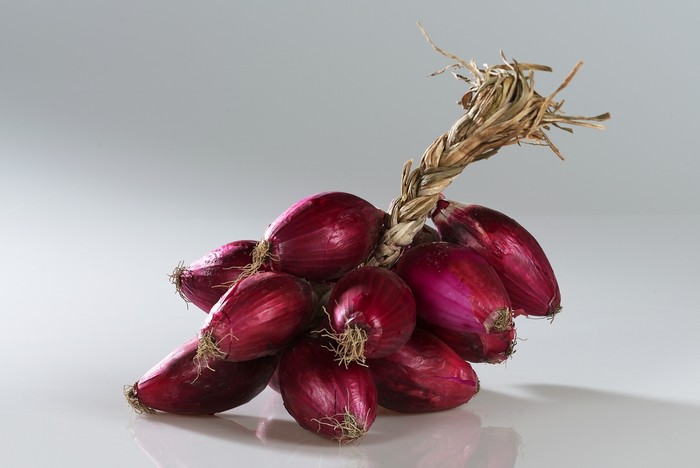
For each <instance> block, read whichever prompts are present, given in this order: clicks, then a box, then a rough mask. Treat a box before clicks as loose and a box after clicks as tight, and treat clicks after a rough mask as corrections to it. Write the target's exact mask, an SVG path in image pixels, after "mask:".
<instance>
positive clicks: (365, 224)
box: [254, 192, 384, 280]
mask: <svg viewBox="0 0 700 468" xmlns="http://www.w3.org/2000/svg"><path fill="white" fill-rule="evenodd" d="M383 218H384V215H383V212H382V211H381V210H379V209H377V208H375V207H374V206H372V204H370V203H369V202H367V201H365V200H363V199H362V198H360V197H358V196H356V195H352V194H349V193H343V192H326V193H320V194H317V195H313V196H310V197H307V198H304V199H303V200H301V201H299V202H297V203H295V204H294V205H293V206H292V207H290V208H289V209H287V210H286V211H285V212H284V213H282V214H281V215H280V216H279V217H278V218H277V219H276V220H275V221H274V222H273V223H272V224H271V225H270V226H269V227H268V228H267V231H266V232H265V235H264V237H263V240H262V241H261V242H260V243H259V244H258V247H256V252H255V253H254V264H256V265H257V264H259V263H261V262H263V263H266V264H268V265H270V266H271V268H272V269H273V270H277V271H283V272H286V273H291V274H293V275H296V276H300V277H303V278H306V279H309V280H332V279H336V278H339V277H340V276H342V275H343V274H345V273H347V272H348V271H350V270H352V269H353V268H355V267H356V266H358V265H359V264H361V263H363V262H365V260H367V257H369V254H370V253H371V252H372V249H373V248H374V245H375V244H376V242H377V241H378V239H379V235H380V234H381V230H382V227H383V222H384V221H383Z"/></svg>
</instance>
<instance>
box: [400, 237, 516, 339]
mask: <svg viewBox="0 0 700 468" xmlns="http://www.w3.org/2000/svg"><path fill="white" fill-rule="evenodd" d="M395 271H396V273H397V274H398V275H399V276H400V277H401V278H402V279H403V280H404V281H405V282H406V284H408V286H409V287H410V288H411V291H413V296H414V298H415V299H416V309H417V312H418V316H419V317H420V318H421V319H422V320H424V321H425V322H428V323H431V324H433V325H438V326H441V327H444V328H447V329H451V330H454V331H457V332H460V333H468V332H472V333H490V332H492V331H493V327H494V322H495V320H496V319H497V318H498V317H499V316H500V315H502V314H503V312H504V311H510V310H511V306H510V299H509V298H508V294H507V293H506V290H505V288H504V287H503V283H501V280H500V279H499V278H498V275H497V274H496V271H495V270H494V269H493V268H492V267H491V266H490V265H489V264H488V263H487V262H486V260H484V258H483V257H481V256H480V255H479V254H478V253H476V252H474V251H473V250H471V249H468V248H466V247H462V246H460V245H455V244H450V243H447V242H431V243H428V244H421V245H418V246H416V247H413V248H411V249H408V250H406V251H405V252H404V253H403V255H402V256H401V258H400V259H399V261H398V263H397V264H396V266H395ZM496 331H505V330H496Z"/></svg>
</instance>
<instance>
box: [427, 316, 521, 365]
mask: <svg viewBox="0 0 700 468" xmlns="http://www.w3.org/2000/svg"><path fill="white" fill-rule="evenodd" d="M419 327H420V328H422V329H425V330H428V331H429V332H431V333H432V334H433V335H435V336H436V337H438V338H439V339H440V340H441V341H442V342H443V343H445V344H446V345H448V346H449V347H450V348H452V350H453V351H454V352H456V353H457V354H458V355H459V356H460V357H461V358H462V359H465V360H467V361H469V362H487V363H489V364H498V363H501V362H503V361H505V360H506V359H508V358H509V357H510V356H511V354H513V353H514V352H515V343H516V336H515V327H513V328H511V329H509V330H506V331H504V332H500V333H471V332H466V333H465V332H456V331H454V330H451V329H448V328H445V327H440V326H437V325H432V324H430V323H426V322H421V323H420V324H419Z"/></svg>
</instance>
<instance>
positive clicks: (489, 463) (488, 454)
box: [472, 427, 520, 468]
mask: <svg viewBox="0 0 700 468" xmlns="http://www.w3.org/2000/svg"><path fill="white" fill-rule="evenodd" d="M519 446H520V436H519V435H518V433H517V432H515V431H514V430H513V429H506V428H504V427H484V428H483V429H481V440H480V441H479V445H478V446H477V448H476V452H475V453H474V456H473V457H472V461H473V464H474V466H478V467H484V468H513V467H514V466H515V461H516V460H517V458H518V449H519Z"/></svg>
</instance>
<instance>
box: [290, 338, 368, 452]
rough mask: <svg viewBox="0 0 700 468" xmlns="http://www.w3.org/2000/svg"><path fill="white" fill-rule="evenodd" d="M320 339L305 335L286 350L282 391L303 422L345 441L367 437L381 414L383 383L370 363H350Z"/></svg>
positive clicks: (296, 418)
mask: <svg viewBox="0 0 700 468" xmlns="http://www.w3.org/2000/svg"><path fill="white" fill-rule="evenodd" d="M324 346H327V345H324V344H323V342H321V341H319V340H314V339H309V338H304V339H300V340H298V341H296V342H295V343H294V344H292V345H291V346H290V347H289V348H287V349H286V350H285V351H284V352H283V353H282V357H281V359H280V363H279V369H278V371H277V372H278V378H279V387H280V393H281V394H282V400H283V402H284V406H285V408H287V411H288V412H289V414H290V415H292V417H293V418H294V419H295V420H296V421H297V422H298V423H299V425H300V426H301V427H303V428H304V429H307V430H309V431H311V432H315V433H317V434H319V435H321V436H323V437H327V438H330V439H334V440H337V441H339V442H340V443H346V442H351V441H353V440H358V439H360V438H361V437H363V436H364V435H365V434H366V433H367V431H368V430H369V428H370V426H371V425H372V423H374V420H375V418H376V416H377V388H376V387H375V385H374V382H373V380H372V376H371V375H370V373H369V369H367V368H366V367H364V366H361V365H359V364H358V363H356V362H353V363H350V364H348V366H347V367H345V366H339V365H338V363H336V362H335V354H334V353H333V352H332V351H330V350H328V349H326V348H325V347H324Z"/></svg>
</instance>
